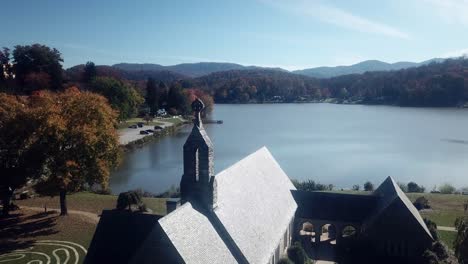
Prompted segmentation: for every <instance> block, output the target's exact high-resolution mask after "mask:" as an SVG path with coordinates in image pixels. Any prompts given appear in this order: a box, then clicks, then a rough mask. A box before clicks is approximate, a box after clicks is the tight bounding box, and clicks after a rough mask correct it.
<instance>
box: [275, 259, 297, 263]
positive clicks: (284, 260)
mask: <svg viewBox="0 0 468 264" xmlns="http://www.w3.org/2000/svg"><path fill="white" fill-rule="evenodd" d="M278 264H294V263H293V262H292V261H291V260H290V259H288V258H282V259H280V260H279V261H278Z"/></svg>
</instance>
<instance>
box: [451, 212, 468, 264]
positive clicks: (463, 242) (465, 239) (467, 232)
mask: <svg viewBox="0 0 468 264" xmlns="http://www.w3.org/2000/svg"><path fill="white" fill-rule="evenodd" d="M455 228H457V235H456V236H455V241H454V243H453V245H454V247H455V256H456V257H457V258H458V261H459V262H460V263H461V264H466V263H468V218H467V217H463V218H457V220H456V221H455Z"/></svg>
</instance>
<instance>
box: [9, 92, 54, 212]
mask: <svg viewBox="0 0 468 264" xmlns="http://www.w3.org/2000/svg"><path fill="white" fill-rule="evenodd" d="M44 121H45V120H44V117H43V116H41V115H38V111H37V109H36V108H34V107H31V105H30V101H29V100H27V99H26V98H23V97H19V96H12V95H7V94H4V93H0V175H1V176H0V199H1V200H2V201H3V214H4V215H7V214H8V212H9V209H10V201H11V198H12V195H13V193H14V191H15V189H18V188H21V187H22V186H24V185H25V184H26V182H27V181H28V180H30V179H34V178H38V177H39V176H40V175H41V172H42V169H43V163H44V161H45V158H46V156H45V155H44V152H43V149H42V146H41V145H40V144H39V135H38V134H37V133H36V131H38V128H39V126H40V124H41V123H42V122H44Z"/></svg>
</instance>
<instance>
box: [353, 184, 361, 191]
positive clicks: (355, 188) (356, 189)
mask: <svg viewBox="0 0 468 264" xmlns="http://www.w3.org/2000/svg"><path fill="white" fill-rule="evenodd" d="M359 189H361V186H359V184H355V185H353V191H359Z"/></svg>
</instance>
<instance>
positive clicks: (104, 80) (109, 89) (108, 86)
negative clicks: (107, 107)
mask: <svg viewBox="0 0 468 264" xmlns="http://www.w3.org/2000/svg"><path fill="white" fill-rule="evenodd" d="M91 89H92V91H94V92H96V93H99V94H101V95H103V96H104V97H106V98H107V100H109V103H110V104H111V106H112V107H113V108H114V109H116V110H118V112H119V119H120V120H125V119H128V118H130V117H133V116H135V115H136V114H137V113H138V107H139V106H140V105H141V104H142V103H143V100H144V99H143V97H141V95H140V94H139V93H138V92H137V91H136V90H135V88H133V87H132V86H131V85H129V84H127V83H124V82H122V81H120V80H117V79H114V78H111V77H96V78H94V79H93V81H92V82H91Z"/></svg>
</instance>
